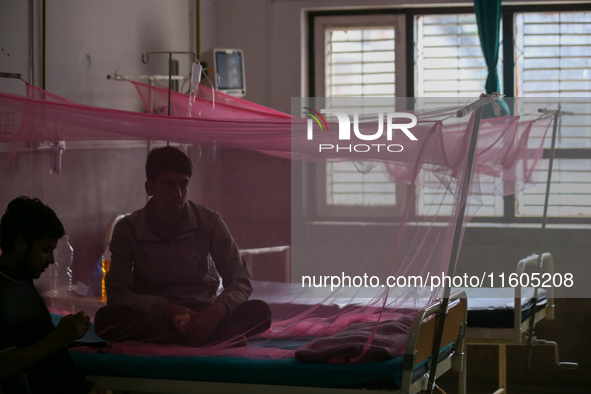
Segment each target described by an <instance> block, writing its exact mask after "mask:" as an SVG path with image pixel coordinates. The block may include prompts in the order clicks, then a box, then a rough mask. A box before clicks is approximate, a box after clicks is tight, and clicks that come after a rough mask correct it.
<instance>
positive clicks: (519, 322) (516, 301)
mask: <svg viewBox="0 0 591 394" xmlns="http://www.w3.org/2000/svg"><path fill="white" fill-rule="evenodd" d="M538 258H539V256H538V255H536V254H534V255H531V256H529V257H526V258H524V259H522V260H521V261H519V263H518V264H517V268H516V271H515V273H516V274H517V277H520V276H521V274H523V273H525V272H527V270H528V269H530V270H531V269H533V268H535V267H537V264H538ZM542 267H543V268H544V271H545V272H547V273H549V274H550V275H551V277H553V275H554V261H553V259H552V255H551V254H550V253H543V254H542ZM552 282H553V281H549V282H548V284H549V286H550V287H548V288H543V289H539V292H538V297H537V302H536V307H535V311H534V302H533V296H534V289H533V288H532V287H527V288H522V287H521V286H519V283H518V286H516V287H515V288H511V287H505V288H461V289H462V290H464V291H465V292H466V294H467V296H468V306H469V308H468V327H467V329H466V344H467V345H493V346H497V347H498V352H499V388H498V389H497V390H496V391H495V394H502V393H505V392H506V390H507V346H508V345H522V346H524V345H525V346H527V345H528V344H529V337H530V335H531V334H530V328H529V326H530V319H531V315H532V314H534V315H535V317H534V325H535V324H536V323H538V322H539V321H541V320H543V319H548V320H553V319H554V287H553V283H552ZM531 346H552V347H553V348H554V354H555V359H556V364H557V365H558V366H559V367H561V368H566V369H576V368H577V364H576V363H568V362H560V361H559V355H558V344H557V343H556V342H553V341H546V340H542V339H538V338H536V337H535V336H534V337H533V338H532V340H531ZM464 362H466V359H464ZM466 377H467V365H465V364H464V366H463V368H462V370H461V372H460V374H459V379H460V381H459V393H460V394H464V393H466Z"/></svg>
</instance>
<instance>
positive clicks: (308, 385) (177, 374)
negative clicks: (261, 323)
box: [72, 291, 467, 394]
mask: <svg viewBox="0 0 591 394" xmlns="http://www.w3.org/2000/svg"><path fill="white" fill-rule="evenodd" d="M440 307H441V304H440V303H439V302H437V303H435V304H433V305H430V306H428V307H425V308H422V309H420V310H419V311H418V312H417V313H416V315H415V316H414V318H413V321H412V325H411V330H410V334H409V337H408V341H407V344H406V348H405V352H404V354H403V355H400V356H398V357H396V358H394V359H391V360H388V361H380V362H371V363H363V364H328V363H300V362H297V361H295V359H282V360H261V359H248V358H238V357H222V356H210V357H148V356H145V355H142V356H132V355H124V354H111V353H100V352H99V353H90V354H87V353H82V352H77V351H72V355H73V357H74V359H75V361H76V364H77V365H78V366H79V368H80V369H81V370H82V372H84V373H85V374H86V375H88V378H89V379H91V380H93V381H94V382H95V383H96V384H97V385H98V386H99V387H101V388H102V389H107V390H117V391H119V390H121V391H139V392H155V393H188V392H207V393H267V392H268V393H271V392H272V393H276V392H282V393H286V394H288V393H312V394H313V393H319V394H320V393H323V394H324V393H326V394H330V393H335V394H336V393H348V392H350V393H356V392H359V390H360V389H361V388H363V389H366V390H384V389H385V390H387V391H389V392H395V393H407V394H410V393H418V392H419V391H421V390H424V389H425V388H426V387H427V382H428V379H429V368H430V355H431V352H432V346H433V338H434V333H435V327H436V322H437V319H438V316H439V311H440ZM466 311H467V300H466V298H465V293H464V292H462V291H458V292H456V293H454V294H453V295H452V297H451V298H450V307H449V309H448V313H447V317H446V319H445V330H444V335H443V340H442V342H441V343H442V344H443V345H442V346H441V351H440V354H439V358H438V365H437V375H438V376H439V375H441V374H443V373H444V372H446V371H448V370H450V369H452V368H455V369H458V368H460V367H461V365H462V364H463V361H462V360H463V357H464V346H465V344H464V338H463V333H464V328H465V322H466ZM290 342H292V343H293V339H291V340H290ZM300 344H301V343H300ZM279 346H280V344H279Z"/></svg>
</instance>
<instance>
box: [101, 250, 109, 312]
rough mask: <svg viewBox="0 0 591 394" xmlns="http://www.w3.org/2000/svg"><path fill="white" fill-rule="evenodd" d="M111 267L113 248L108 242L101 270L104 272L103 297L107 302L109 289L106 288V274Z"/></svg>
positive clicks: (102, 279)
mask: <svg viewBox="0 0 591 394" xmlns="http://www.w3.org/2000/svg"><path fill="white" fill-rule="evenodd" d="M110 267H111V250H110V249H109V245H108V244H107V250H105V253H103V258H102V263H101V271H102V273H103V277H102V278H101V297H102V299H103V301H104V302H107V290H106V289H105V276H107V272H109V268H110Z"/></svg>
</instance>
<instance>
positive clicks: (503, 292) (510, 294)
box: [458, 287, 548, 328]
mask: <svg viewBox="0 0 591 394" xmlns="http://www.w3.org/2000/svg"><path fill="white" fill-rule="evenodd" d="M458 289H459V290H464V291H465V292H466V295H467V296H468V327H479V328H513V327H514V325H515V324H514V320H515V318H514V311H515V289H514V288H510V287H503V288H497V287H492V288H469V287H462V288H458ZM533 296H534V289H533V288H531V287H526V288H522V289H521V322H520V323H523V322H524V321H526V320H527V319H528V318H529V317H530V316H531V314H532V311H533V308H534V300H533ZM547 305H548V293H547V292H546V291H545V290H543V289H540V290H539V291H538V300H537V304H536V311H540V310H542V309H544V308H545V307H546V306H547Z"/></svg>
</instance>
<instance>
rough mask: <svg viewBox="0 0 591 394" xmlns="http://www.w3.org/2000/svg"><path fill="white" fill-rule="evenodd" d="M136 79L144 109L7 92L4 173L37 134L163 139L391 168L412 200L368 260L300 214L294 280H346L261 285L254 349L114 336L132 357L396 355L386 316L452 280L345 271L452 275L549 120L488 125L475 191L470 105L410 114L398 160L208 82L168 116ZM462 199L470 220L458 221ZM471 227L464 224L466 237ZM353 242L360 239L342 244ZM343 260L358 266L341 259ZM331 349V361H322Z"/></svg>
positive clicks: (339, 358) (397, 140)
mask: <svg viewBox="0 0 591 394" xmlns="http://www.w3.org/2000/svg"><path fill="white" fill-rule="evenodd" d="M134 86H135V87H136V89H137V91H138V93H139V94H140V96H141V99H142V101H143V102H144V104H145V106H146V110H147V112H148V113H147V114H144V113H136V112H128V111H119V110H114V109H106V108H96V107H91V106H87V105H82V104H77V103H75V102H72V101H69V100H66V99H64V98H62V97H59V96H56V95H54V94H51V93H49V92H46V91H44V90H42V89H39V88H36V87H34V86H31V85H28V84H27V96H26V97H23V96H18V95H11V94H6V93H0V114H2V122H0V142H3V143H9V144H11V145H10V146H11V149H10V153H9V154H8V155H7V158H6V159H5V161H4V163H2V164H1V167H0V169H1V170H0V176H2V173H5V172H6V171H8V169H9V168H10V164H11V162H13V160H14V158H15V156H16V155H17V154H18V151H19V148H20V147H22V146H25V144H26V143H28V142H36V141H59V140H63V141H88V140H166V141H171V142H177V143H184V144H196V145H203V146H208V145H215V146H218V147H228V148H240V149H249V150H256V151H259V152H263V153H266V154H269V155H274V156H278V157H282V158H286V159H290V160H292V162H293V163H301V162H303V161H305V162H312V163H324V162H332V163H335V165H339V163H343V162H351V161H352V162H354V163H355V165H356V166H357V168H358V169H359V170H360V172H361V173H363V172H369V171H370V170H372V169H373V168H374V167H376V166H378V165H383V168H384V169H385V174H386V176H387V177H388V179H389V180H390V181H391V182H393V183H394V184H396V187H397V189H396V190H402V191H404V193H403V194H405V196H403V197H402V200H403V204H398V205H400V206H402V208H401V209H399V210H397V211H396V212H393V213H392V218H393V220H394V221H395V222H396V223H397V225H396V226H394V227H393V228H394V230H392V231H390V230H388V231H384V232H383V233H382V234H379V236H378V237H376V239H373V240H371V241H369V240H366V239H364V238H363V235H362V234H361V233H358V232H356V233H355V234H354V237H356V238H358V239H362V241H361V242H362V243H364V244H365V247H366V249H365V250H364V252H363V253H359V255H355V256H351V251H350V250H349V249H347V247H346V246H347V245H345V247H342V248H333V249H328V248H326V247H325V245H322V244H323V242H322V241H317V242H314V238H315V236H316V235H317V234H310V233H309V232H308V231H307V230H301V228H302V227H304V228H305V226H302V225H301V223H295V224H294V225H292V267H293V270H292V277H295V278H302V277H303V276H305V275H310V272H313V273H314V274H315V275H316V276H315V277H318V278H321V277H326V276H334V266H335V261H341V260H342V261H343V268H342V271H343V277H342V282H343V283H339V284H337V283H335V282H336V280H334V279H331V281H332V282H331V283H329V284H328V286H324V287H323V288H320V286H315V285H311V286H308V287H302V286H301V283H300V282H299V279H298V280H296V281H295V282H297V283H292V284H291V285H290V284H286V285H285V286H283V285H281V286H280V285H278V284H277V285H273V284H271V285H267V287H264V288H260V289H257V288H255V294H254V295H253V296H254V297H256V295H257V292H258V295H262V296H263V298H264V296H268V297H271V298H274V299H275V300H278V301H277V303H278V305H277V306H276V307H277V310H279V311H280V313H278V314H276V316H274V319H273V322H272V325H271V328H270V329H269V330H268V331H267V332H265V333H264V334H263V335H262V336H261V337H259V338H257V339H256V340H251V341H250V342H249V344H248V346H244V347H235V346H234V345H235V344H236V341H235V340H229V341H226V342H224V343H221V344H217V345H215V346H209V347H203V348H190V347H182V346H174V345H154V344H149V343H131V342H126V343H114V344H112V347H111V348H110V351H111V352H122V353H126V354H145V355H177V356H185V355H204V356H206V355H228V356H244V357H267V358H285V357H293V356H294V354H295V353H296V352H298V351H300V352H302V353H301V354H302V355H304V356H306V357H308V356H310V354H312V356H311V358H309V359H312V360H313V361H319V360H322V361H332V362H360V361H371V360H376V359H383V358H385V357H386V358H387V357H391V356H394V355H396V354H401V353H402V352H403V350H404V342H405V337H404V335H393V334H392V333H396V332H398V331H397V330H398V328H396V329H392V327H390V326H389V324H390V322H398V323H399V325H401V326H405V325H408V321H407V320H406V319H408V318H407V317H406V316H412V315H413V313H414V312H415V311H416V310H417V309H418V308H421V307H423V306H425V305H427V304H429V303H432V302H433V301H435V300H436V299H437V298H439V297H441V296H442V294H443V291H442V289H443V284H442V283H439V284H436V285H435V286H433V281H431V282H428V281H427V282H426V283H430V284H431V286H421V287H416V286H406V285H399V286H397V287H392V288H390V287H388V286H386V287H379V286H371V285H370V286H359V287H356V286H350V285H349V286H343V284H344V283H345V276H350V277H354V276H357V275H361V274H363V273H366V274H368V275H370V276H376V277H380V278H381V277H385V276H390V277H404V278H409V277H410V276H420V277H422V278H429V277H431V278H433V277H434V276H438V275H440V274H441V275H444V274H452V273H453V270H454V267H455V263H456V260H457V255H456V256H455V259H454V258H453V257H452V244H453V239H454V236H457V235H456V222H457V221H458V217H460V219H461V222H462V223H463V225H465V224H466V223H467V222H469V221H470V219H471V217H472V216H473V215H474V213H475V212H476V210H477V209H478V206H479V205H480V204H481V202H482V196H485V195H492V196H501V195H506V194H513V193H515V192H518V191H520V190H523V189H524V188H525V187H527V186H528V185H531V184H533V183H535V175H536V169H537V166H538V163H539V161H540V159H541V157H542V146H543V141H544V136H545V134H546V131H547V129H548V127H549V125H550V123H551V120H552V119H551V118H543V119H539V120H537V121H533V120H532V121H521V120H520V119H519V117H517V116H505V117H498V118H492V119H483V120H481V122H480V127H479V133H478V140H477V144H476V151H475V157H474V164H473V167H472V173H471V182H470V184H469V189H468V190H467V193H466V192H463V191H462V190H463V187H464V186H466V181H467V176H468V171H467V163H468V152H469V147H470V141H471V133H472V130H473V128H474V121H475V114H474V112H473V113H471V114H470V116H465V117H462V118H458V117H457V116H456V115H457V112H458V110H460V109H461V108H462V107H463V106H462V105H454V106H446V107H440V108H435V109H416V110H413V111H405V112H406V113H412V114H414V115H415V116H416V118H417V125H416V126H415V127H413V128H412V132H413V134H414V135H415V136H416V138H417V141H416V143H412V144H410V143H408V138H407V137H406V136H405V135H404V134H403V133H395V134H394V135H393V137H392V140H391V141H387V143H388V144H400V145H404V150H403V151H402V152H399V153H397V154H396V155H395V156H393V155H391V154H388V152H387V151H384V150H382V151H372V152H370V153H369V154H367V153H364V154H361V152H355V151H354V150H342V151H331V152H330V153H329V154H322V152H318V146H319V144H326V145H327V146H328V145H338V144H339V141H338V139H337V137H336V134H335V133H328V132H324V133H323V132H319V133H316V135H315V137H314V144H310V141H309V139H308V138H307V128H308V122H307V119H304V118H300V117H297V116H291V115H289V114H285V113H282V112H278V111H275V110H272V109H269V108H266V107H263V106H260V105H256V104H253V103H250V102H247V101H245V100H241V99H238V98H235V97H231V96H228V95H224V94H221V93H216V94H215V98H214V97H213V94H212V91H211V90H210V89H208V88H206V87H200V88H199V92H198V96H197V97H195V101H194V104H193V105H192V106H191V105H190V104H189V102H190V100H189V97H188V96H187V95H184V94H180V93H176V92H172V96H171V111H170V112H171V116H170V117H169V116H164V114H166V113H167V111H168V108H167V106H168V91H167V90H165V89H160V88H156V87H153V86H149V85H145V84H141V83H136V82H134ZM376 120H377V116H375V115H374V116H366V117H365V118H363V119H362V120H361V121H360V122H359V128H360V130H361V132H364V131H366V132H367V133H366V134H370V133H371V132H372V131H373V132H375V127H376ZM327 127H328V128H329V129H331V130H332V129H337V123H336V121H335V120H334V119H332V118H330V117H329V118H328V122H327ZM528 141H529V142H528ZM532 141H535V143H536V146H535V147H532ZM385 142H386V141H385ZM398 188H400V189H398ZM427 189H428V190H431V195H432V196H434V197H433V198H431V199H430V200H429V201H427V202H426V203H425V204H424V207H423V208H422V209H423V210H424V213H423V214H421V215H419V214H417V212H416V206H415V201H416V199H417V198H418V197H417V194H421V193H422V190H427ZM397 193H398V192H397ZM401 195H402V194H401ZM464 205H466V210H465V215H464V216H461V215H462V207H463V206H464ZM463 228H464V226H462V229H461V231H459V233H458V234H459V237H460V243H459V244H460V245H461V238H462V237H463ZM327 231H329V230H327ZM326 236H329V235H327V234H321V235H320V236H319V237H318V238H319V239H323V237H326ZM352 242H359V241H351V240H345V241H344V243H345V244H347V243H352ZM384 245H385V246H384ZM341 246H342V244H341ZM345 261H353V263H349V265H348V266H345V265H346V264H347V263H345ZM450 261H451V263H450ZM311 267H312V268H311ZM340 271H341V268H339V272H340ZM345 273H346V275H345ZM331 285H332V286H331ZM286 286H287V287H286ZM351 327H353V328H354V329H353V330H351ZM334 335H336V336H337V337H336V338H337V342H339V343H344V342H348V341H353V342H354V341H357V342H356V343H360V346H357V347H356V348H355V351H354V352H353V353H350V349H349V350H347V351H349V353H346V351H345V353H344V354H339V353H338V351H339V346H338V345H335V342H334V341H333V342H331V341H330V340H329V341H327V342H325V343H320V344H318V342H316V343H315V342H311V343H307V344H304V342H302V341H301V340H302V338H308V339H309V338H310V337H313V338H327V337H328V338H330V337H331V336H334ZM339 335H340V336H339ZM392 338H395V339H394V340H393V339H392ZM278 340H281V341H282V342H281V345H276V344H277V341H278ZM360 341H361V342H360ZM385 343H388V344H387V345H385ZM323 346H324V347H323ZM385 347H387V349H386V350H384V348H385ZM335 349H336V351H337V352H336V353H335V352H334V350H335ZM306 352H307V353H306ZM319 355H320V356H319ZM322 355H325V356H326V357H325V358H324V359H322ZM317 356H319V357H320V358H318V357H317ZM304 358H305V357H304Z"/></svg>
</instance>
